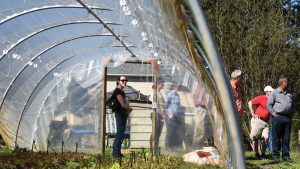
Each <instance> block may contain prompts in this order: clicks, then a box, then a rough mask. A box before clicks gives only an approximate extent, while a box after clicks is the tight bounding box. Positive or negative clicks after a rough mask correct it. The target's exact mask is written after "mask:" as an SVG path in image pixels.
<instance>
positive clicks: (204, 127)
mask: <svg viewBox="0 0 300 169" xmlns="http://www.w3.org/2000/svg"><path fill="white" fill-rule="evenodd" d="M203 95H205V94H203ZM204 98H205V96H198V97H197V96H196V94H195V95H194V104H195V116H194V122H195V128H194V134H193V149H199V148H202V147H204V146H213V144H214V143H213V140H214V138H213V126H212V122H211V120H210V117H209V114H208V111H207V108H206V106H205V104H204Z"/></svg>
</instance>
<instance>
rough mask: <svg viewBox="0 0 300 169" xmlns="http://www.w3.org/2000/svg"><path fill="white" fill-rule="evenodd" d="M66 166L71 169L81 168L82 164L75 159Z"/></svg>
mask: <svg viewBox="0 0 300 169" xmlns="http://www.w3.org/2000/svg"><path fill="white" fill-rule="evenodd" d="M66 167H67V168H69V169H79V168H80V164H79V163H77V162H74V161H69V162H67V163H66Z"/></svg>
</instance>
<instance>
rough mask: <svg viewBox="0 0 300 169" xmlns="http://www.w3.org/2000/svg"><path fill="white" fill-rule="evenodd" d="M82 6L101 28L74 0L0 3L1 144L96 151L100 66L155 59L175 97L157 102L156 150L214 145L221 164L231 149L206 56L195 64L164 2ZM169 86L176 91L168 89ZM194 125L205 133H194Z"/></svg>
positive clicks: (167, 93) (168, 94)
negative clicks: (161, 114)
mask: <svg viewBox="0 0 300 169" xmlns="http://www.w3.org/2000/svg"><path fill="white" fill-rule="evenodd" d="M83 3H84V4H86V5H87V6H88V7H89V8H91V9H92V11H93V12H94V13H95V14H96V15H97V16H98V17H99V18H101V19H102V20H103V21H104V22H105V24H106V25H105V26H104V25H103V24H101V23H99V20H97V19H96V18H95V17H94V16H93V15H91V13H89V12H88V11H87V10H86V9H85V8H84V7H83V6H82V5H80V4H79V3H77V2H76V1H74V0H72V1H71V0H65V1H60V0H43V1H36V0H26V1H19V0H11V1H3V2H1V6H0V69H1V71H0V102H1V113H0V133H1V135H2V137H3V138H4V141H5V143H6V144H7V145H9V146H12V147H14V146H20V147H27V148H31V147H32V143H33V142H34V143H35V146H36V149H37V150H43V151H45V150H47V149H49V148H53V149H54V151H55V150H56V151H57V149H58V148H59V147H60V146H61V145H62V141H64V146H65V147H67V149H70V150H75V149H76V147H77V148H79V150H80V151H84V152H93V153H99V149H100V147H99V146H100V144H98V142H99V137H100V136H101V135H100V132H102V131H103V129H101V126H103V125H102V124H99V122H100V120H99V119H100V117H101V114H102V113H104V112H102V111H101V110H102V108H101V106H100V104H99V102H103V96H102V95H103V91H101V90H103V88H102V87H103V85H104V83H106V82H105V81H104V76H105V74H104V68H105V67H117V66H120V65H121V64H123V63H124V62H126V61H131V62H132V61H137V60H138V61H139V62H142V63H143V62H148V61H150V60H156V61H157V62H158V63H160V64H159V66H158V69H157V75H158V77H160V78H162V79H164V81H165V84H166V87H165V89H164V91H163V96H164V98H165V99H166V100H165V103H168V104H169V103H170V101H171V100H173V101H174V100H175V103H170V105H168V106H167V107H166V110H168V112H170V113H171V112H172V113H173V116H172V117H171V116H168V115H166V117H165V118H164V119H163V122H164V124H165V125H164V127H165V129H163V136H162V137H161V141H160V144H163V145H164V146H163V147H164V152H165V153H170V154H174V155H183V154H184V153H185V152H189V151H192V150H193V149H198V148H201V147H203V146H204V145H207V144H214V145H215V146H216V147H217V148H218V150H219V153H220V154H221V155H222V159H223V160H224V159H225V158H226V156H228V153H230V152H228V151H227V147H226V145H227V139H226V137H227V135H226V127H225V122H224V116H223V112H222V111H221V109H219V108H218V107H216V100H215V97H214V96H213V95H214V91H213V90H212V85H211V82H209V77H210V78H211V74H210V73H209V70H208V69H207V68H205V67H206V66H205V62H204V60H205V58H204V59H200V61H198V62H197V63H200V64H201V65H198V66H196V65H195V60H194V59H195V58H193V57H192V56H191V55H190V52H191V50H190V49H189V48H187V43H186V39H185V34H184V31H182V30H181V26H182V25H181V22H180V20H179V18H177V14H176V13H177V11H176V10H177V9H176V6H174V4H173V2H172V1H156V0H153V1H152V0H143V1H131V0H127V1H126V0H120V1H119V0H114V1H111V0H101V1H100V0H99V1H98V0H84V1H83ZM106 26H108V27H109V28H110V29H111V30H112V31H113V33H114V34H115V35H117V36H118V38H119V40H118V39H117V38H116V37H115V36H114V34H112V32H110V31H109V30H108V29H107V28H106ZM124 44H125V45H126V47H127V48H128V49H129V50H128V49H126V47H124ZM132 53H133V54H134V55H132ZM200 57H204V56H203V55H201V56H200ZM199 67H202V71H199ZM203 68H204V69H203ZM203 70H205V71H203ZM199 72H201V73H199ZM122 73H126V72H120V74H122ZM137 74H138V72H137ZM150 76H153V74H151V75H150ZM129 79H130V78H129ZM153 82H154V80H153ZM173 84H178V85H180V86H181V89H180V90H178V91H177V92H174V91H173V89H172V88H170V87H169V86H172V85H173ZM171 89H172V90H171ZM149 90H152V89H149ZM101 92H102V95H101ZM177 96H178V97H177ZM174 97H175V98H174ZM200 109H204V111H203V110H200ZM177 115H178V116H177ZM201 126H203V127H206V128H207V130H205V131H204V132H201V131H200V130H203V128H202V127H201ZM172 129H173V130H172ZM174 129H176V130H175V131H174ZM177 129H178V130H177ZM200 138H201V139H200ZM174 140H177V141H176V142H174ZM47 145H48V146H47ZM221 145H223V146H221ZM224 145H225V146H224ZM59 149H60V148H59Z"/></svg>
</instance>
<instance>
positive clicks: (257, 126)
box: [248, 86, 274, 160]
mask: <svg viewBox="0 0 300 169" xmlns="http://www.w3.org/2000/svg"><path fill="white" fill-rule="evenodd" d="M273 90H274V89H273V88H272V87H271V86H266V87H265V88H264V93H265V94H264V95H261V96H257V97H255V98H253V99H252V100H250V101H249V102H248V107H249V110H250V113H251V115H252V118H251V133H250V138H251V139H252V141H253V148H254V151H255V159H257V160H259V159H266V154H265V151H266V148H267V144H268V136H269V125H268V121H269V119H270V113H269V112H268V109H267V101H268V97H269V95H270V93H271V92H272V91H273ZM253 105H255V106H256V111H255V113H254V110H253ZM259 138H262V143H261V155H260V154H259V152H258V139H259Z"/></svg>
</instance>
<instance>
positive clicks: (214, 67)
mask: <svg viewBox="0 0 300 169" xmlns="http://www.w3.org/2000/svg"><path fill="white" fill-rule="evenodd" d="M185 1H186V2H187V4H188V5H189V8H190V9H191V11H192V13H193V16H194V19H195V22H196V25H197V27H198V30H199V32H200V34H201V35H202V38H203V40H204V41H203V48H204V49H205V53H206V54H207V59H208V62H209V63H208V64H210V66H211V73H212V75H213V77H214V79H215V81H216V82H218V83H216V91H217V92H218V93H219V100H220V103H221V106H222V109H223V110H224V116H225V121H226V122H227V124H226V126H227V128H228V130H229V132H228V137H229V139H231V140H228V144H229V148H231V149H230V150H229V152H231V153H232V154H230V155H231V157H229V158H230V159H228V161H227V165H228V168H239V169H244V168H245V158H244V149H243V147H242V142H241V140H242V139H241V138H242V137H241V124H240V121H239V117H238V116H237V108H236V105H235V102H234V97H233V94H232V92H231V91H232V89H231V85H230V83H229V80H228V78H227V74H226V72H225V69H224V66H223V65H224V64H223V61H222V59H221V57H220V55H219V53H218V51H217V46H216V44H215V42H214V40H213V38H212V35H211V32H210V29H209V27H208V25H207V22H206V20H205V16H204V13H203V11H202V9H201V7H200V4H199V2H198V1H197V0H185Z"/></svg>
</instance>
